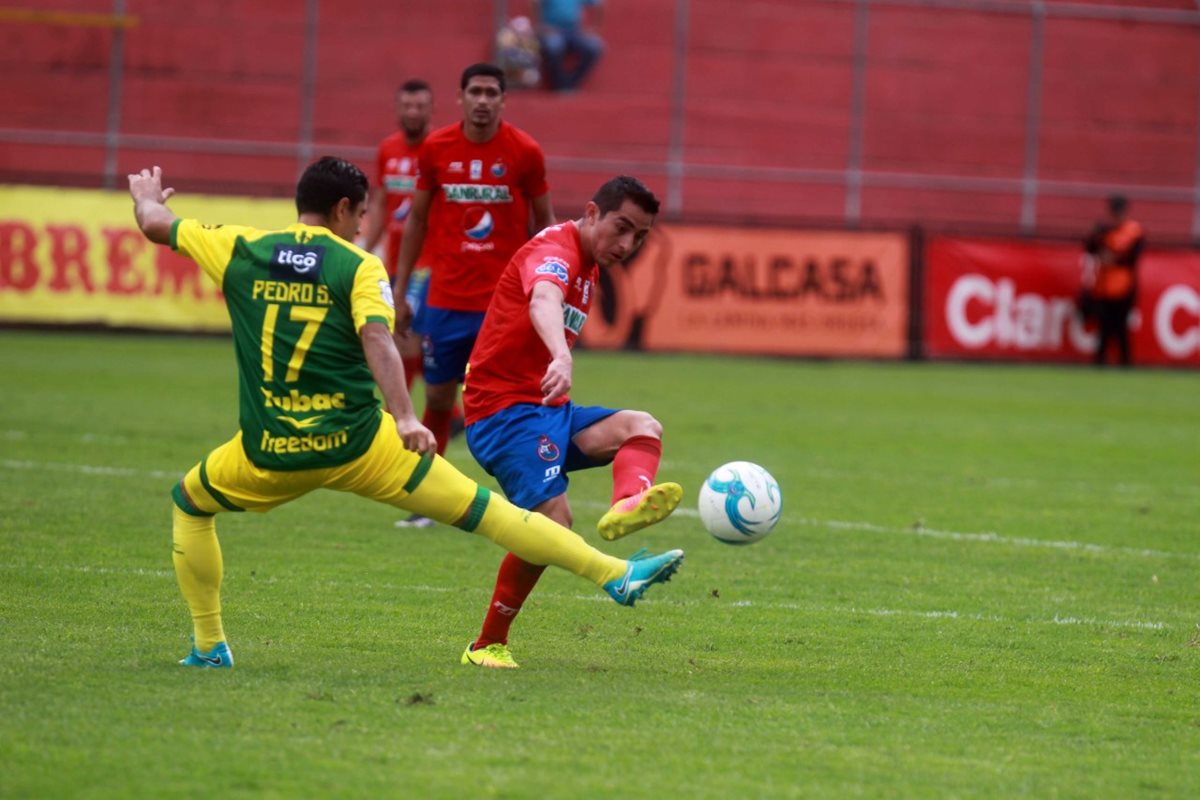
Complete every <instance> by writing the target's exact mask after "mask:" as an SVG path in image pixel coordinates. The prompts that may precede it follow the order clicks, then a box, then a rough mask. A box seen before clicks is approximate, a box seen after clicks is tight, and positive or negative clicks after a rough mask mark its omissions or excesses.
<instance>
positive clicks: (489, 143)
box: [395, 64, 554, 453]
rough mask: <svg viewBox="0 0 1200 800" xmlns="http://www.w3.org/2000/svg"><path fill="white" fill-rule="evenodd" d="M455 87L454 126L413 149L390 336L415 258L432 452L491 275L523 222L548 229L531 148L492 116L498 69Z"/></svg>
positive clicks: (443, 436)
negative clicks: (424, 290) (422, 288)
mask: <svg viewBox="0 0 1200 800" xmlns="http://www.w3.org/2000/svg"><path fill="white" fill-rule="evenodd" d="M459 86H460V88H459V95H458V102H459V103H460V104H461V105H462V108H463V121H462V122H458V123H455V124H453V125H448V126H446V127H444V128H439V129H438V130H436V131H434V132H433V133H431V134H430V135H429V137H428V138H427V139H426V140H425V143H424V144H423V145H422V147H421V152H420V156H419V168H418V177H417V189H416V192H415V193H414V194H413V201H412V207H411V209H410V210H409V215H408V220H407V221H406V222H405V225H404V238H403V240H402V241H401V245H400V260H399V264H398V265H397V269H396V283H395V293H396V329H397V330H406V329H407V328H408V326H409V324H410V321H411V315H410V314H409V313H408V309H407V306H406V304H405V303H403V302H402V301H403V299H404V293H405V291H406V289H407V288H408V283H409V275H410V274H411V273H412V270H413V266H414V265H415V264H416V262H417V256H418V254H421V255H422V256H423V258H422V260H423V261H424V262H425V263H427V264H428V265H429V266H430V268H431V270H432V271H431V273H430V276H429V295H428V298H427V303H426V306H425V309H424V315H425V318H424V320H423V321H422V331H421V335H422V345H423V347H424V353H425V360H424V371H425V416H424V418H423V420H422V421H423V423H424V424H425V426H426V427H428V428H429V429H430V430H431V431H433V434H434V436H435V437H436V438H437V442H438V452H439V453H443V452H445V449H446V442H447V440H448V439H449V437H450V419H451V416H452V414H453V409H454V404H455V401H456V400H457V398H458V387H459V384H460V383H462V379H463V375H464V372H465V370H466V365H467V357H468V356H469V355H470V353H471V348H472V347H473V346H474V344H475V337H476V336H477V335H478V333H479V326H480V325H481V324H483V315H484V312H485V311H486V310H487V306H488V301H490V300H491V298H492V291H493V290H494V289H495V286H496V280H497V279H498V278H499V277H500V272H501V271H502V270H503V269H504V265H505V264H506V263H508V259H509V258H510V257H511V256H512V254H513V253H514V252H516V250H517V248H519V247H520V246H521V245H523V244H524V243H525V242H526V241H528V239H529V235H530V225H531V223H532V226H533V230H535V231H539V230H541V229H542V228H545V227H547V226H548V225H553V224H554V211H553V208H552V206H551V204H550V190H549V186H548V185H547V184H546V164H545V156H544V155H543V154H542V149H541V147H539V146H538V143H537V142H536V141H534V140H533V138H532V137H530V136H529V135H528V134H527V133H525V132H524V131H522V130H520V129H518V128H516V127H514V126H512V125H510V124H508V123H506V122H504V121H503V120H501V119H500V111H501V109H502V108H503V107H504V90H505V84H504V72H503V71H502V70H501V69H500V68H499V67H496V66H494V65H492V64H473V65H472V66H470V67H467V68H466V69H465V70H464V71H463V73H462V79H461V81H460V84H459ZM422 247H424V250H422Z"/></svg>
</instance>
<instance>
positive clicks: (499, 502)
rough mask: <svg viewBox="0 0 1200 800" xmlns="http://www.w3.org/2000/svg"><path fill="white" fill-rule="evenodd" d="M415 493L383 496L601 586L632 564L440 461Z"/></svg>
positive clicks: (429, 467) (426, 470)
mask: <svg viewBox="0 0 1200 800" xmlns="http://www.w3.org/2000/svg"><path fill="white" fill-rule="evenodd" d="M420 474H421V478H420V480H418V481H417V482H416V483H417V485H416V487H415V488H413V489H411V494H408V493H407V491H408V490H407V489H406V492H405V493H404V494H403V495H400V496H397V497H396V498H394V499H393V498H391V497H380V498H378V499H381V500H383V501H384V502H392V503H394V504H395V505H396V506H397V507H399V508H403V509H407V510H408V511H415V512H417V513H418V514H424V515H425V516H427V517H430V518H432V519H436V520H437V521H438V522H444V523H446V524H447V525H455V526H457V527H459V528H462V529H463V530H465V531H469V532H471V533H477V534H479V535H480V536H483V537H485V538H487V539H490V540H491V541H493V542H495V543H496V544H498V545H500V546H501V547H503V548H504V549H505V550H507V551H509V552H510V553H512V554H513V555H515V556H516V557H517V558H520V559H523V560H525V561H528V562H529V563H530V564H548V565H550V566H555V567H561V568H562V569H565V570H567V571H568V572H573V573H575V574H576V575H579V576H580V577H582V578H587V579H588V580H590V581H591V582H592V583H594V584H596V585H597V586H603V585H604V584H605V583H608V582H609V581H611V580H615V579H617V578H620V577H621V576H622V575H624V574H625V569H626V566H627V563H628V562H626V561H624V560H622V559H620V558H613V557H612V556H608V555H605V554H604V553H601V552H600V551H599V550H597V549H596V548H594V547H592V546H591V545H589V544H588V543H587V542H585V541H584V540H583V539H581V538H580V537H579V535H578V534H576V533H574V532H573V531H571V530H569V529H567V528H564V527H563V526H562V525H559V524H558V523H557V522H554V521H553V520H551V519H550V518H549V517H546V516H543V515H542V514H534V513H533V512H530V511H526V510H525V509H523V508H517V507H516V506H514V505H513V504H512V503H510V502H508V501H507V500H505V499H504V498H503V497H501V496H500V495H498V494H496V493H494V492H489V491H488V490H487V489H485V488H483V487H481V486H480V485H479V484H477V483H476V482H475V481H473V480H471V479H470V478H468V477H467V476H466V475H463V474H462V473H461V472H459V471H458V469H457V468H456V467H455V466H454V465H453V464H451V463H450V462H449V461H446V460H445V459H444V458H441V457H440V456H439V457H434V458H433V459H431V460H429V462H428V464H427V466H426V467H425V468H424V469H423V470H421V472H420Z"/></svg>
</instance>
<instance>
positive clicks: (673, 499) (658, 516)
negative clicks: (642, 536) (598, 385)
mask: <svg viewBox="0 0 1200 800" xmlns="http://www.w3.org/2000/svg"><path fill="white" fill-rule="evenodd" d="M662 433H663V429H662V424H661V423H659V421H658V420H656V419H655V418H654V417H652V416H651V415H650V414H647V413H646V412H645V411H630V410H625V411H618V412H617V413H616V414H613V415H612V416H611V417H607V418H605V419H603V420H601V421H599V422H597V423H596V424H594V425H592V426H590V427H588V428H585V429H584V430H583V431H581V432H580V433H579V434H578V435H577V436H576V437H575V438H574V440H573V441H574V443H575V446H576V447H578V448H579V449H580V450H581V451H583V452H584V453H587V454H588V455H589V456H592V457H593V458H596V459H597V460H599V461H602V460H605V459H606V458H611V459H612V465H613V467H612V468H613V493H612V507H611V508H609V510H608V511H607V512H606V513H605V514H604V516H602V517H601V518H600V521H599V522H598V523H597V524H596V529H597V531H598V532H599V533H600V537H601V538H603V539H607V540H608V541H614V540H616V539H620V538H622V537H624V536H628V535H629V534H631V533H633V532H635V531H639V530H641V529H642V528H645V527H648V526H650V525H653V524H655V523H657V522H661V521H662V520H664V519H666V518H667V517H669V516H670V515H671V512H672V511H674V510H675V509H676V507H678V506H679V502H680V501H681V500H682V499H683V487H682V486H680V485H679V484H678V483H669V482H668V483H658V484H656V483H655V482H654V481H655V477H656V476H657V474H658V465H659V462H660V461H661V460H662Z"/></svg>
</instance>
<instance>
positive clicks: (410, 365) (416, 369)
mask: <svg viewBox="0 0 1200 800" xmlns="http://www.w3.org/2000/svg"><path fill="white" fill-rule="evenodd" d="M401 361H403V362H404V388H406V389H408V390H409V391H410V392H411V391H412V384H413V378H415V377H417V376H418V375H420V374H421V357H420V356H405V357H404V358H402V359H401Z"/></svg>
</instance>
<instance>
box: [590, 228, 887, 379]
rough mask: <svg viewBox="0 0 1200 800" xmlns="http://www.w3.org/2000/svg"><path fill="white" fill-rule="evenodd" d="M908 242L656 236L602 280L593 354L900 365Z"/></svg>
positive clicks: (696, 233) (593, 320)
mask: <svg viewBox="0 0 1200 800" xmlns="http://www.w3.org/2000/svg"><path fill="white" fill-rule="evenodd" d="M908 280H909V246H908V238H907V237H906V236H905V235H904V234H899V233H851V232H820V231H817V232H814V231H791V230H760V229H739V228H716V227H692V226H670V225H661V226H656V228H655V229H654V230H653V231H652V232H651V234H650V236H649V237H648V238H647V241H646V244H645V246H644V247H643V249H642V252H640V253H639V254H638V255H637V257H636V258H635V259H633V260H632V261H631V262H630V263H629V264H626V265H625V266H624V267H620V268H617V269H611V270H605V271H603V273H602V275H601V281H600V284H601V285H600V294H599V297H598V302H597V303H595V304H594V305H593V306H592V312H591V314H590V315H589V317H588V322H587V325H586V326H584V329H583V335H582V337H581V338H582V341H583V343H584V344H585V345H587V346H589V347H593V348H639V349H643V350H667V351H692V352H709V353H755V354H766V355H793V356H852V357H871V358H902V357H904V355H905V354H906V352H907V326H908V310H909V300H908V292H909V288H908Z"/></svg>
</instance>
